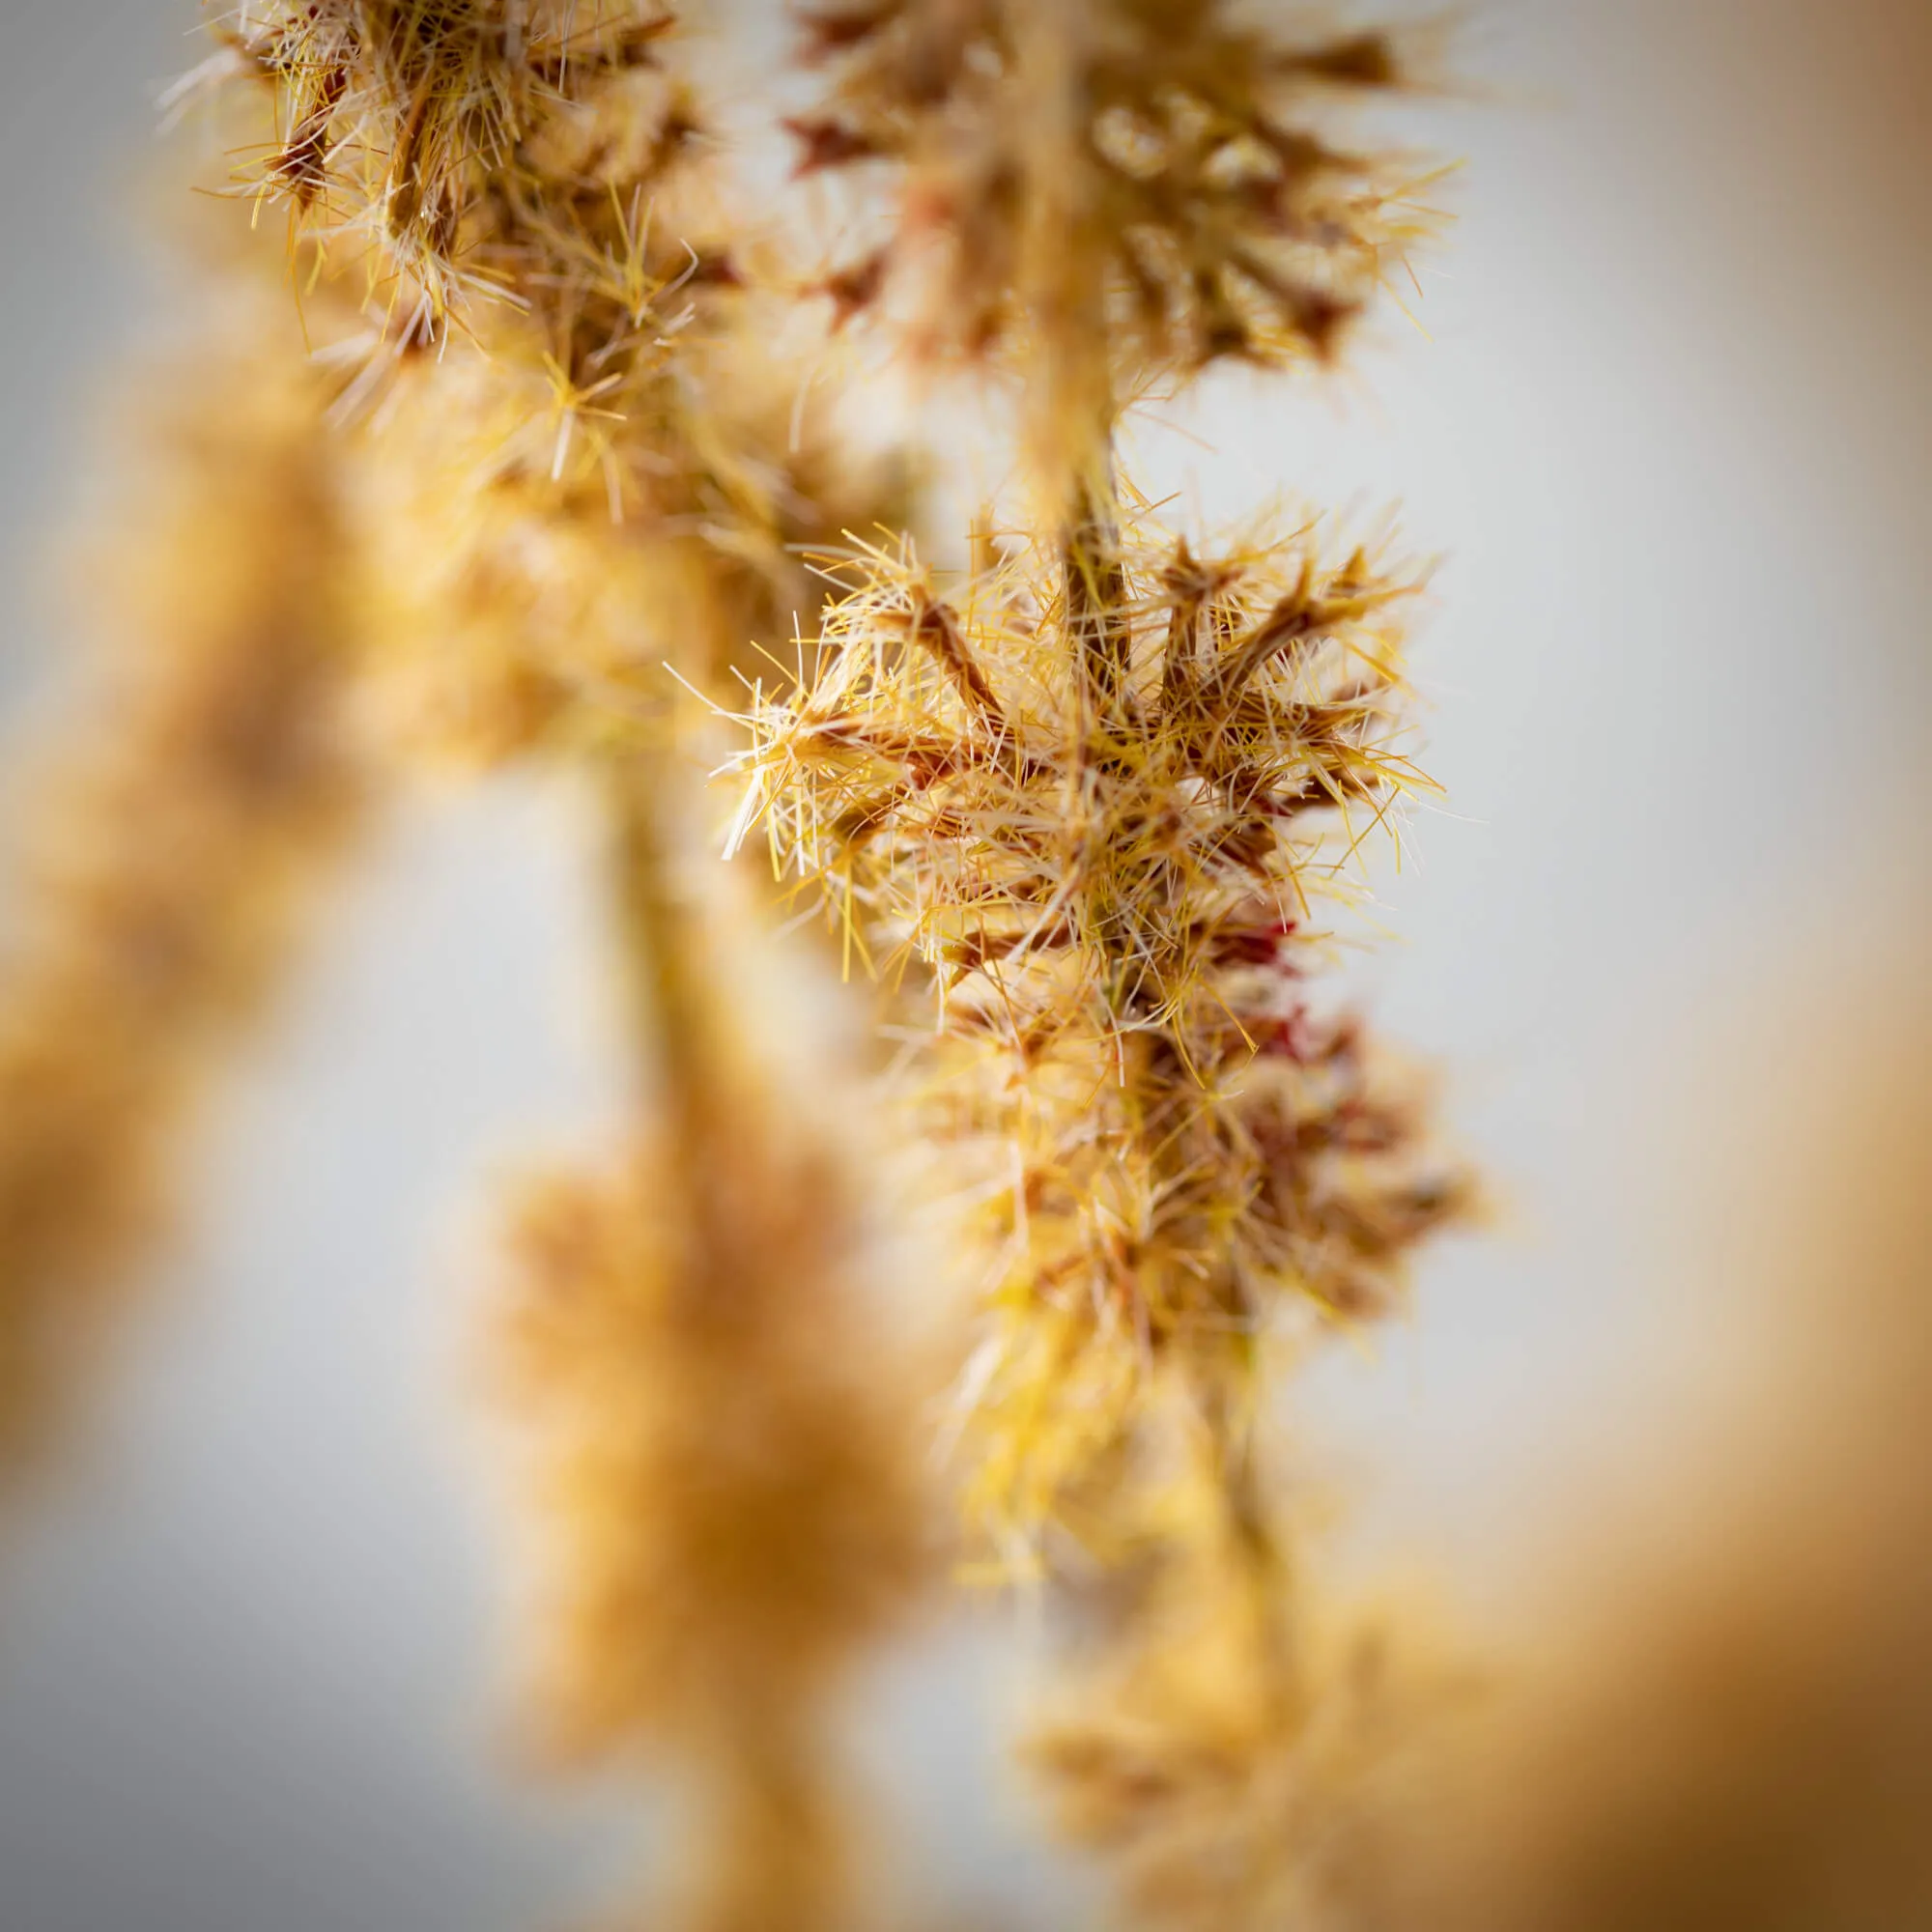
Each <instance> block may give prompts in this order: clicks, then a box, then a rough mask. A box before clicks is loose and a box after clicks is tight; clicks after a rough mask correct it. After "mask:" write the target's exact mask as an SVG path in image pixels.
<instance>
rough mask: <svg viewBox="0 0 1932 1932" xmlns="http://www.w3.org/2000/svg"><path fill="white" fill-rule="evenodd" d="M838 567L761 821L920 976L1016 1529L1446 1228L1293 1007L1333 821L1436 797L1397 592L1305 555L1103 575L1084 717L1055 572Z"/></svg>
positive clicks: (1072, 627)
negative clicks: (1174, 1384)
mask: <svg viewBox="0 0 1932 1932" xmlns="http://www.w3.org/2000/svg"><path fill="white" fill-rule="evenodd" d="M861 572H862V576H863V579H864V581H863V582H862V583H861V584H860V586H859V587H858V588H857V589H855V590H854V591H853V592H852V593H851V595H850V596H848V597H847V598H846V599H845V600H844V601H842V602H840V603H838V604H837V605H834V606H833V607H831V608H830V610H829V611H827V613H826V618H825V624H824V628H823V632H822V635H821V640H820V646H821V654H822V660H823V666H822V670H821V673H820V675H819V676H818V677H817V679H816V681H815V682H813V683H812V684H811V685H810V688H809V690H808V691H807V692H806V693H805V694H804V695H802V696H797V697H787V698H784V699H781V700H780V701H777V702H773V703H769V704H764V705H761V706H760V707H759V709H758V711H757V714H756V719H755V723H756V729H757V734H758V737H757V744H756V748H755V750H754V751H753V753H752V754H751V756H750V759H749V762H750V764H751V767H752V770H753V787H752V790H751V793H750V801H751V810H752V811H753V812H755V811H758V810H762V811H763V813H764V814H765V816H766V818H767V820H768V830H769V836H770V838H771V839H772V841H773V844H774V847H775V850H776V855H777V858H778V860H779V863H780V865H781V868H782V869H784V870H788V871H793V872H797V873H799V874H802V875H803V876H804V877H805V878H806V879H807V880H809V881H813V882H816V884H817V886H818V887H819V889H821V890H823V891H825V892H826V893H827V894H828V895H830V898H831V900H832V903H833V907H834V911H835V916H836V917H837V919H838V921H839V922H840V923H842V924H844V925H845V926H846V927H847V928H848V929H849V930H852V931H854V932H855V933H857V934H859V935H861V936H862V937H863V936H864V935H866V934H867V933H869V934H870V935H871V936H872V938H871V943H872V944H873V945H875V946H879V945H883V946H895V947H897V948H898V949H900V950H902V951H909V952H912V953H915V954H917V955H918V956H919V957H920V959H921V960H922V961H923V964H924V965H925V967H927V968H928V969H929V970H930V971H931V973H932V974H933V975H934V977H935V978H936V980H938V982H939V985H940V988H941V997H942V1000H943V1018H942V1030H943V1035H944V1037H945V1046H944V1047H943V1049H942V1052H941V1057H940V1069H939V1072H938V1075H937V1077H935V1079H934V1081H933V1082H932V1085H931V1087H930V1089H929V1090H928V1094H927V1099H926V1111H927V1114H928V1118H929V1119H930V1121H931V1122H933V1123H934V1124H935V1125H936V1126H937V1127H938V1128H939V1130H940V1132H941V1134H942V1137H943V1138H944V1139H945V1140H947V1141H948V1142H949V1143H950V1144H951V1145H952V1151H953V1156H954V1157H955V1158H956V1157H957V1153H958V1145H959V1143H961V1142H962V1141H963V1142H972V1141H978V1142H980V1143H982V1144H984V1146H985V1147H986V1148H987V1150H988V1151H989V1152H993V1151H997V1152H996V1153H995V1154H994V1158H995V1159H996V1161H998V1162H1004V1163H1006V1164H1008V1165H1009V1169H1010V1172H1009V1184H1008V1185H1007V1186H1005V1187H1004V1188H1002V1189H1000V1190H999V1191H998V1192H997V1193H996V1194H995V1195H994V1197H993V1205H992V1206H991V1207H990V1208H989V1209H988V1210H987V1211H988V1218H989V1220H990V1222H991V1223H992V1224H993V1230H992V1232H993V1234H994V1239H995V1252H996V1254H997V1256H998V1260H997V1262H996V1263H995V1264H994V1265H993V1267H992V1269H991V1270H990V1274H991V1292H992V1300H993V1304H994V1306H995V1308H996V1309H998V1310H1000V1311H1001V1319H1000V1321H999V1322H998V1325H997V1326H996V1329H995V1336H996V1343H995V1346H994V1349H993V1352H992V1354H991V1355H990V1356H989V1357H988V1358H987V1360H986V1361H985V1362H984V1363H983V1364H982V1374H981V1378H980V1380H979V1382H978V1384H977V1386H978V1388H979V1391H980V1393H979V1400H980V1403H981V1405H982V1406H984V1408H985V1412H986V1419H987V1421H988V1422H989V1423H990V1424H991V1425H992V1430H991V1436H990V1440H989V1442H988V1444H987V1445H986V1448H987V1453H988V1456H989V1459H990V1460H989V1464H988V1469H989V1480H988V1481H987V1482H986V1483H985V1484H983V1485H982V1486H981V1501H982V1502H983V1503H984V1504H985V1506H986V1507H987V1510H988V1513H989V1515H990V1516H991V1518H992V1519H993V1520H994V1521H995V1522H996V1523H997V1524H998V1525H999V1526H1000V1527H1001V1528H1002V1529H1003V1530H1004V1531H1007V1532H1009V1533H1010V1532H1015V1531H1019V1530H1023V1529H1024V1528H1026V1527H1027V1526H1028V1525H1029V1524H1030V1523H1033V1524H1037V1522H1038V1520H1040V1519H1041V1518H1042V1517H1048V1518H1050V1517H1052V1516H1053V1515H1055V1514H1057V1513H1058V1505H1059V1502H1060V1500H1061V1497H1060V1494H1059V1492H1061V1491H1062V1490H1063V1489H1077V1488H1078V1486H1079V1482H1080V1479H1081V1476H1082V1473H1083V1471H1082V1468H1081V1466H1080V1465H1081V1464H1082V1463H1083V1462H1088V1461H1091V1460H1092V1458H1093V1457H1094V1456H1096V1455H1098V1454H1101V1453H1103V1452H1104V1451H1105V1450H1106V1448H1107V1447H1108V1445H1109V1440H1110V1437H1111V1436H1113V1435H1115V1434H1117V1433H1118V1432H1119V1431H1121V1430H1124V1429H1125V1428H1126V1427H1127V1426H1128V1423H1129V1419H1130V1417H1131V1413H1132V1408H1133V1403H1134V1400H1135V1394H1134V1392H1135V1390H1136V1389H1137V1388H1138V1387H1140V1386H1141V1385H1142V1384H1143V1383H1144V1382H1145V1381H1146V1380H1147V1379H1149V1378H1151V1377H1152V1376H1153V1375H1154V1373H1155V1372H1156V1369H1157V1365H1158V1364H1159V1363H1160V1362H1161V1361H1162V1360H1163V1359H1164V1358H1169V1357H1172V1356H1173V1355H1175V1354H1185V1355H1189V1356H1191V1357H1193V1358H1194V1361H1195V1366H1196V1370H1197V1372H1198V1373H1203V1374H1209V1375H1210V1378H1211V1379H1219V1378H1232V1379H1236V1380H1238V1379H1239V1375H1238V1374H1237V1373H1236V1364H1237V1363H1247V1362H1252V1361H1254V1360H1256V1359H1258V1357H1257V1354H1256V1350H1257V1345H1258V1344H1259V1342H1260V1340H1261V1339H1262V1337H1263V1335H1264V1333H1265V1331H1266V1330H1267V1329H1268V1328H1269V1327H1270V1326H1271V1325H1272V1323H1273V1321H1274V1320H1275V1318H1276V1316H1277V1314H1278V1312H1279V1310H1280V1309H1281V1308H1282V1307H1283V1305H1284V1304H1294V1303H1297V1302H1299V1303H1300V1304H1302V1305H1307V1306H1313V1307H1316V1308H1319V1309H1321V1310H1322V1311H1324V1312H1326V1313H1327V1314H1329V1315H1331V1316H1335V1317H1339V1318H1343V1319H1350V1320H1352V1319H1357V1318H1361V1317H1364V1316H1368V1315H1372V1314H1376V1313H1379V1312H1381V1311H1382V1310H1384V1309H1386V1308H1387V1307H1388V1306H1389V1305H1391V1303H1392V1302H1393V1300H1394V1299H1395V1294H1396V1287H1397V1283H1398V1282H1399V1279H1400V1274H1401V1270H1402V1266H1403V1264H1404V1259H1405V1256H1406V1250H1407V1249H1408V1247H1409V1246H1410V1245H1411V1244H1412V1243H1413V1242H1414V1241H1415V1240H1416V1239H1418V1238H1420V1237H1421V1236H1423V1235H1424V1234H1426V1233H1427V1232H1428V1231H1429V1229H1430V1228H1431V1227H1433V1226H1434V1225H1435V1224H1436V1223H1437V1222H1438V1221H1440V1220H1441V1219H1443V1218H1445V1217H1446V1216H1447V1215H1448V1214H1449V1213H1450V1212H1451V1211H1452V1209H1453V1208H1454V1207H1455V1205H1456V1202H1457V1197H1458V1190H1457V1189H1456V1187H1455V1186H1454V1185H1452V1184H1451V1183H1450V1182H1449V1181H1447V1180H1446V1179H1444V1178H1443V1177H1441V1176H1440V1175H1438V1174H1435V1173H1434V1172H1431V1171H1429V1170H1427V1169H1426V1168H1424V1167H1422V1166H1421V1165H1419V1161H1418V1156H1419V1148H1418V1123H1417V1122H1416V1121H1415V1120H1414V1119H1413V1117H1412V1113H1411V1110H1410V1109H1409V1107H1408V1106H1407V1104H1406V1102H1405V1101H1403V1100H1402V1099H1400V1098H1398V1097H1395V1096H1393V1095H1391V1094H1389V1093H1388V1092H1387V1091H1386V1086H1385V1083H1384V1082H1382V1081H1380V1080H1379V1079H1378V1076H1377V1075H1376V1073H1375V1071H1374V1069H1373V1067H1372V1065H1371V1064H1370V1062H1369V1060H1368V1059H1367V1057H1366V1055H1365V1052H1364V1049H1363V1045H1362V1042H1361V1039H1360V1036H1359V1031H1358V1029H1357V1028H1356V1027H1355V1026H1354V1025H1353V1024H1352V1023H1349V1022H1346V1021H1334V1020H1324V1019H1322V1018H1321V1017H1320V1016H1318V1015H1317V1014H1316V1013H1315V1012H1314V1011H1313V1010H1312V1009H1311V1007H1310V1004H1309V996H1308V988H1307V986H1306V983H1305V980H1306V973H1307V969H1308V967H1309V966H1310V964H1311V963H1312V962H1313V961H1314V960H1315V959H1316V958H1317V957H1318V956H1319V955H1320V952H1321V934H1320V933H1319V932H1318V931H1316V930H1315V920H1314V917H1313V915H1314V912H1315V909H1316V906H1317V904H1318V903H1319V900H1320V897H1321V895H1322V893H1323V892H1324V891H1325V890H1329V889H1333V888H1334V887H1336V886H1337V885H1338V884H1341V883H1344V880H1343V879H1342V878H1340V877H1339V876H1338V873H1339V864H1338V860H1339V856H1340V855H1338V853H1337V851H1336V849H1335V847H1336V844H1337V840H1336V838H1335V836H1334V833H1333V830H1332V827H1333V824H1334V821H1335V819H1336V818H1338V817H1339V819H1340V820H1341V821H1342V823H1343V826H1344V827H1345V829H1346V828H1348V826H1349V821H1350V815H1351V814H1352V815H1353V816H1355V817H1356V818H1359V819H1365V820H1374V819H1378V818H1386V817H1387V816H1388V815H1389V814H1390V813H1391V811H1392V810H1394V808H1395V807H1396V806H1397V804H1398V803H1399V801H1400V799H1401V797H1402V796H1403V795H1404V794H1405V793H1406V792H1411V791H1414V790H1416V789H1419V788H1420V787H1421V786H1422V784H1423V781H1422V780H1421V779H1420V778H1419V776H1418V775H1417V774H1416V772H1415V771H1414V769H1413V768H1412V766H1411V765H1410V764H1409V762H1408V760H1407V759H1406V756H1405V755H1404V754H1403V753H1402V752H1401V751H1400V749H1399V747H1398V745H1397V743H1396V742H1395V739H1396V735H1397V733H1398V732H1399V730H1400V722H1399V718H1398V716H1397V715H1396V712H1395V709H1394V703H1393V700H1394V698H1395V697H1396V696H1397V695H1398V694H1399V692H1400V675H1401V673H1400V660H1399V637H1398V615H1399V610H1400V606H1401V604H1402V602H1403V600H1404V599H1405V597H1406V595H1408V594H1409V592H1410V591H1411V590H1412V589H1413V587H1414V586H1413V584H1412V582H1407V581H1406V580H1402V579H1398V578H1388V577H1384V576H1382V575H1379V574H1378V572H1377V571H1376V570H1375V569H1374V568H1373V567H1372V566H1371V564H1370V562H1369V560H1368V558H1367V556H1366V555H1365V554H1363V553H1362V552H1359V551H1357V552H1354V553H1352V554H1349V555H1348V556H1347V557H1346V558H1345V559H1344V560H1342V561H1341V562H1340V563H1334V564H1324V563H1323V562H1322V561H1321V558H1320V555H1319V552H1318V551H1317V549H1316V547H1315V546H1314V544H1313V543H1312V541H1311V540H1310V538H1309V535H1308V533H1304V534H1303V535H1302V537H1300V538H1298V539H1296V540H1294V541H1293V542H1291V543H1290V544H1289V545H1287V546H1285V547H1284V548H1283V549H1281V550H1279V551H1274V552H1270V551H1266V550H1264V551H1261V552H1259V553H1257V554H1251V555H1248V556H1244V557H1234V558H1230V559H1228V560H1227V561H1225V562H1218V563H1211V564H1203V563H1202V562H1200V561H1199V560H1197V559H1196V558H1195V557H1194V555H1193V554H1192V553H1191V551H1190V550H1189V549H1188V547H1187V546H1186V545H1185V544H1184V543H1180V544H1175V545H1172V546H1170V547H1167V548H1165V549H1163V550H1150V551H1149V552H1147V553H1145V554H1138V555H1132V556H1128V557H1122V558H1116V559H1115V561H1114V562H1113V564H1112V565H1111V566H1110V576H1111V578H1112V596H1113V600H1114V601H1112V602H1111V603H1109V604H1107V605H1105V606H1103V607H1100V609H1101V611H1102V614H1103V616H1104V620H1105V628H1106V629H1108V630H1109V631H1110V632H1111V633H1112V636H1111V639H1110V640H1109V641H1108V642H1107V643H1106V645H1105V649H1106V650H1107V652H1108V654H1109V656H1110V660H1111V662H1112V664H1113V666H1114V669H1113V671H1112V672H1111V673H1110V678H1109V682H1108V685H1107V696H1106V698H1105V701H1104V702H1103V703H1101V702H1096V701H1095V700H1094V679H1093V678H1092V677H1090V676H1086V675H1083V674H1082V673H1081V671H1080V670H1079V668H1078V665H1077V660H1078V658H1079V656H1080V654H1081V653H1082V652H1083V651H1091V650H1092V649H1094V647H1095V636H1094V631H1093V627H1092V625H1091V623H1090V622H1089V613H1088V611H1087V610H1086V608H1085V600H1084V598H1082V597H1078V596H1076V595H1075V594H1074V593H1073V592H1070V591H1069V590H1068V588H1067V586H1066V584H1065V580H1064V577H1063V576H1061V575H1060V574H1057V573H1054V574H1048V573H1042V572H1041V571H1040V570H1039V569H1038V568H1037V565H1036V564H1035V563H1034V562H1033V561H1032V560H1030V559H1028V558H1026V557H1023V556H1022V557H1019V558H1015V559H1012V560H1009V563H1008V564H1007V565H1006V566H1004V567H1003V568H1002V569H1001V570H999V571H998V572H997V573H996V574H995V575H994V576H993V578H992V579H991V580H990V581H976V582H971V583H969V584H967V585H966V586H964V587H963V588H960V589H957V590H955V591H953V592H951V593H946V592H943V591H941V590H940V589H939V588H937V587H936V586H935V584H934V582H933V581H932V579H931V578H930V576H929V575H928V574H927V573H924V572H923V571H921V570H920V569H919V568H918V567H917V566H916V565H915V564H913V563H912V562H910V561H909V560H908V559H905V558H903V557H895V556H894V555H891V554H883V553H880V554H871V555H869V556H867V557H866V558H865V559H864V561H863V564H862V566H861ZM748 816H749V814H748ZM1324 821H1325V823H1324ZM743 829H744V827H743V826H741V832H742V830H743ZM1359 830H1360V828H1359V827H1358V828H1356V829H1355V830H1354V831H1352V832H1350V834H1349V836H1347V837H1345V838H1343V839H1342V840H1341V841H1340V842H1341V845H1342V849H1343V853H1344V854H1346V852H1348V851H1351V850H1352V849H1353V846H1354V844H1355V843H1356V840H1357V838H1358V837H1359ZM880 963H881V964H882V965H884V966H885V967H887V968H888V969H890V968H891V967H892V965H893V959H892V956H891V955H890V954H889V955H886V956H885V957H884V958H882V960H881V961H880ZM1210 1360H1218V1361H1219V1363H1220V1365H1221V1366H1220V1368H1219V1370H1218V1371H1212V1372H1210V1371H1209V1362H1210ZM991 1472H997V1473H991Z"/></svg>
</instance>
